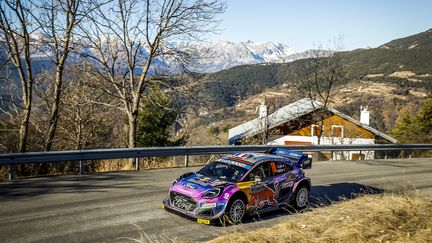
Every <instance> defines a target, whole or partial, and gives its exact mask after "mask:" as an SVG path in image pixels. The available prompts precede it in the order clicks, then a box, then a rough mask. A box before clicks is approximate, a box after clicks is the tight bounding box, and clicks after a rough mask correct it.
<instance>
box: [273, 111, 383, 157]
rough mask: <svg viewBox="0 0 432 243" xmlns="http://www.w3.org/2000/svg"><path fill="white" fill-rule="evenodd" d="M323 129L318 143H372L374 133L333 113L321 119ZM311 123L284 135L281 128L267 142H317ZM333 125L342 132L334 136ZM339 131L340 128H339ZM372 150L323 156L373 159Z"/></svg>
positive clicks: (298, 143) (283, 143)
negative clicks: (277, 134) (272, 138)
mask: <svg viewBox="0 0 432 243" xmlns="http://www.w3.org/2000/svg"><path fill="white" fill-rule="evenodd" d="M323 124H324V129H323V131H324V132H323V135H322V137H321V142H320V144H328V145H330V144H374V143H375V135H374V134H373V133H372V132H370V131H368V130H366V129H364V128H362V127H360V126H358V125H356V124H353V123H351V122H349V121H347V120H345V119H343V118H342V117H340V116H338V115H333V116H331V117H329V118H327V119H325V120H324V121H323ZM312 126H313V124H311V125H308V126H306V127H303V128H301V129H298V130H295V131H293V132H290V133H288V134H286V135H285V136H284V133H283V132H284V131H283V129H281V130H280V131H281V133H282V134H281V135H282V136H281V137H279V138H277V139H275V140H273V141H271V142H269V143H268V144H272V145H306V144H318V136H316V135H315V134H313V135H314V136H312V133H313V129H312ZM333 127H339V128H342V134H340V137H339V136H334V135H335V134H334V133H335V129H334V128H333ZM339 131H340V130H339ZM374 156H375V153H374V151H362V152H360V151H344V152H333V153H329V154H327V155H326V156H325V157H327V158H332V159H333V160H340V159H348V160H351V159H374Z"/></svg>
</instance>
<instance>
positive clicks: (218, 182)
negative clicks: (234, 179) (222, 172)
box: [210, 181, 226, 186]
mask: <svg viewBox="0 0 432 243" xmlns="http://www.w3.org/2000/svg"><path fill="white" fill-rule="evenodd" d="M225 183H226V182H224V181H215V182H213V183H211V184H210V185H211V186H220V185H222V184H225Z"/></svg>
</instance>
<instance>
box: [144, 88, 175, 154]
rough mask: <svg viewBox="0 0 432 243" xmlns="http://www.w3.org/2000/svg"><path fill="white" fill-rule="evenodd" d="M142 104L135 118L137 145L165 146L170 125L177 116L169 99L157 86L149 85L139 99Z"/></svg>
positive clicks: (168, 143) (169, 143)
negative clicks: (148, 88)
mask: <svg viewBox="0 0 432 243" xmlns="http://www.w3.org/2000/svg"><path fill="white" fill-rule="evenodd" d="M141 102H142V103H143V104H142V105H141V107H144V108H142V109H141V110H140V111H139V114H138V119H137V133H136V141H137V145H138V146H142V147H152V146H167V145H171V142H170V140H169V133H170V127H171V125H172V124H173V123H174V121H175V118H176V116H177V114H176V112H175V111H174V110H173V109H172V108H171V107H170V103H171V99H170V97H169V95H168V94H167V93H165V92H164V91H162V90H161V89H160V88H159V87H158V86H153V87H151V89H150V91H149V93H148V94H147V95H146V96H145V98H143V99H142V101H141Z"/></svg>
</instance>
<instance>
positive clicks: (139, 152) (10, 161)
mask: <svg viewBox="0 0 432 243" xmlns="http://www.w3.org/2000/svg"><path fill="white" fill-rule="evenodd" d="M271 148H285V149H289V150H293V151H300V152H317V151H378V150H432V144H349V145H308V146H285V145H239V146H235V145H230V146H190V147H146V148H142V147H140V148H118V149H94V150H71V151H51V152H27V153H7V154H0V165H9V166H11V165H16V164H26V163H52V162H60V161H84V160H102V159H120V158H135V159H136V169H137V170H139V161H138V159H139V158H143V157H159V156H180V155H185V156H186V157H185V166H188V157H187V156H189V155H206V154H226V153H234V152H265V151H268V150H269V149H271ZM81 168H82V164H81V163H80V171H81ZM10 177H11V176H10Z"/></svg>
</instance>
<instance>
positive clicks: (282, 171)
mask: <svg viewBox="0 0 432 243" xmlns="http://www.w3.org/2000/svg"><path fill="white" fill-rule="evenodd" d="M270 167H271V169H272V174H273V177H274V181H275V182H277V185H278V193H277V195H276V200H277V201H278V202H284V201H286V200H288V198H289V197H290V195H291V189H292V186H293V185H294V181H295V179H296V175H295V174H294V173H293V168H292V166H290V165H288V164H287V163H284V162H280V161H274V162H273V161H272V162H270Z"/></svg>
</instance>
